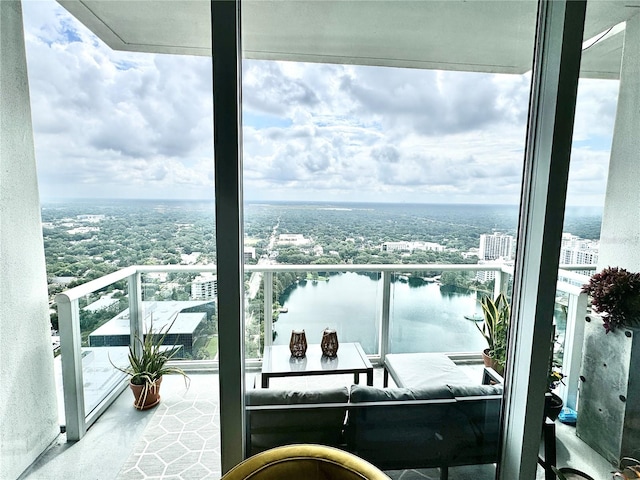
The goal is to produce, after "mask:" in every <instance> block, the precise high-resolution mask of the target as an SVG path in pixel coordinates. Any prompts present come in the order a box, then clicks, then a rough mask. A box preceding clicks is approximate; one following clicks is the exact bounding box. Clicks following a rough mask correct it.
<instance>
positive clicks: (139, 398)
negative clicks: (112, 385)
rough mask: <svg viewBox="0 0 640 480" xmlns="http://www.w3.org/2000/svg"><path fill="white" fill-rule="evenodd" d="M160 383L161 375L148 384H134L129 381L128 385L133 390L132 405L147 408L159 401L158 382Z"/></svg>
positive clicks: (142, 408) (139, 408) (141, 408)
mask: <svg viewBox="0 0 640 480" xmlns="http://www.w3.org/2000/svg"><path fill="white" fill-rule="evenodd" d="M161 383H162V377H160V378H159V379H157V380H156V381H155V382H154V383H153V384H151V385H149V386H148V387H147V385H148V384H145V385H135V384H133V383H131V382H129V387H131V391H132V392H133V396H134V398H135V401H134V402H133V406H134V407H136V408H137V409H138V410H148V409H149V408H153V407H155V406H156V405H158V403H160V384H161Z"/></svg>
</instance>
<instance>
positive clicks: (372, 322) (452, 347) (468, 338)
mask: <svg viewBox="0 0 640 480" xmlns="http://www.w3.org/2000/svg"><path fill="white" fill-rule="evenodd" d="M282 303H283V307H286V308H288V312H287V313H281V314H280V316H279V320H278V321H277V322H276V323H275V324H274V329H275V330H276V331H277V332H278V336H277V338H276V340H275V341H274V343H275V344H280V345H285V344H288V343H289V338H290V336H291V330H293V329H304V330H305V332H306V336H307V342H309V343H320V338H321V336H322V330H324V329H325V328H326V327H330V328H335V329H336V331H337V332H338V339H339V341H341V342H360V344H361V345H362V347H363V348H364V350H365V352H366V353H368V354H376V353H378V351H379V349H378V343H379V334H378V332H379V330H380V317H381V309H382V280H377V279H372V278H370V277H369V276H366V275H361V274H357V273H354V272H349V273H342V274H338V275H332V276H330V277H329V280H328V281H318V282H311V281H307V282H306V284H304V285H297V286H295V287H294V288H293V289H292V290H291V291H290V292H289V293H287V294H286V295H285V296H284V297H283V299H282ZM480 311H481V308H480V305H479V303H478V302H477V301H476V294H475V293H445V292H441V291H440V286H439V285H437V284H435V283H424V284H422V285H420V286H411V285H409V283H407V282H406V281H396V282H393V283H392V284H391V308H390V350H389V351H390V352H391V353H405V352H407V353H408V352H474V353H475V352H479V351H482V350H483V349H484V348H486V341H485V340H484V338H483V337H482V335H481V334H480V332H479V331H478V329H477V328H476V327H475V322H473V321H470V320H466V319H465V318H464V316H465V315H473V314H474V313H479V312H480Z"/></svg>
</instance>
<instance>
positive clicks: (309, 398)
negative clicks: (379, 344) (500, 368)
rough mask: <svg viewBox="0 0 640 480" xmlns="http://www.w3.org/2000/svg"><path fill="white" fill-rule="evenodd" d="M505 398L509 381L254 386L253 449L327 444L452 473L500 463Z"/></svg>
mask: <svg viewBox="0 0 640 480" xmlns="http://www.w3.org/2000/svg"><path fill="white" fill-rule="evenodd" d="M392 358H393V357H392ZM393 375H401V372H400V371H397V370H396V371H394V372H393ZM496 375H497V374H496ZM489 377H490V375H489V376H485V378H489ZM398 380H400V381H401V377H399V378H398ZM501 400H502V385H501V384H495V385H480V384H477V385H473V384H471V382H467V383H466V384H451V385H449V384H445V383H441V384H432V385H428V386H425V385H422V386H416V387H394V388H376V387H370V386H364V385H352V386H351V388H347V387H342V388H332V389H325V390H316V391H304V392H301V391H292V390H291V391H290V390H273V389H252V390H250V391H248V392H247V397H246V403H247V410H246V412H247V413H246V415H247V417H246V429H247V435H246V438H247V445H246V452H247V456H249V455H254V454H256V453H258V452H261V451H264V450H267V449H269V448H273V447H276V446H280V445H287V444H293V443H319V444H323V445H330V446H334V447H338V448H342V449H344V450H346V451H349V452H352V453H355V454H356V455H358V456H359V457H362V458H364V459H365V460H368V461H369V462H371V463H373V464H374V465H376V466H377V467H378V468H380V469H382V470H398V469H410V468H411V469H413V468H435V467H437V468H440V472H441V477H440V478H441V479H446V478H447V477H448V467H451V466H459V465H475V464H484V463H495V462H497V460H498V445H499V437H500V428H499V425H500V407H501Z"/></svg>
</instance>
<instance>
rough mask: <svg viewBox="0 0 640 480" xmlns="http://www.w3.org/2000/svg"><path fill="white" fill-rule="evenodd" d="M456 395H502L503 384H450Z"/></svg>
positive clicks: (452, 391) (450, 388)
mask: <svg viewBox="0 0 640 480" xmlns="http://www.w3.org/2000/svg"><path fill="white" fill-rule="evenodd" d="M448 387H449V390H450V391H451V393H452V394H453V396H454V397H486V396H488V395H502V391H503V386H502V385H501V384H500V385H448Z"/></svg>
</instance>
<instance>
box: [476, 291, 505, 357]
mask: <svg viewBox="0 0 640 480" xmlns="http://www.w3.org/2000/svg"><path fill="white" fill-rule="evenodd" d="M480 305H482V312H483V313H484V322H482V327H480V325H479V324H477V323H476V324H475V325H476V328H477V329H478V330H480V333H482V335H483V336H484V338H485V339H486V340H487V344H488V346H489V348H488V350H489V351H488V352H487V355H489V356H490V357H491V358H493V359H494V360H495V361H496V362H497V363H498V365H500V367H501V368H504V365H505V363H506V359H507V331H508V328H509V317H510V316H511V307H510V306H509V301H508V300H507V297H506V296H505V295H504V293H501V294H500V295H498V296H497V297H496V299H495V300H492V299H491V298H490V297H488V296H484V297H483V298H482V300H481V301H480Z"/></svg>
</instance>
